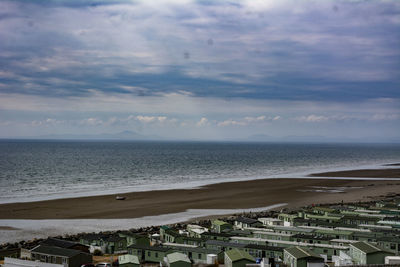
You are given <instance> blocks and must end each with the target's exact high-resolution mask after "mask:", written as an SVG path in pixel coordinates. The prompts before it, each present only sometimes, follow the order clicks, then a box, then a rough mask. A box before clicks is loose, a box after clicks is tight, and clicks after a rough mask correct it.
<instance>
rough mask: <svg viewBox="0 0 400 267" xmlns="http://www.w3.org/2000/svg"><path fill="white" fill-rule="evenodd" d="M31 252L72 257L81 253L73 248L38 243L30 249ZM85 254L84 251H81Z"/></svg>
mask: <svg viewBox="0 0 400 267" xmlns="http://www.w3.org/2000/svg"><path fill="white" fill-rule="evenodd" d="M31 252H33V253H40V254H47V255H56V256H63V257H68V258H71V257H74V256H76V255H78V254H81V253H83V252H82V251H79V250H75V249H67V248H59V247H53V246H46V245H39V246H37V247H35V248H34V249H32V250H31ZM83 254H86V253H83Z"/></svg>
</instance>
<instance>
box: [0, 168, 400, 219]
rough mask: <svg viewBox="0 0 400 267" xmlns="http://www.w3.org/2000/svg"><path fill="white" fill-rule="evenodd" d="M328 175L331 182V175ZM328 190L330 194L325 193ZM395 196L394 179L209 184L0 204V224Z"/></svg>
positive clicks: (384, 174) (398, 184)
mask: <svg viewBox="0 0 400 267" xmlns="http://www.w3.org/2000/svg"><path fill="white" fill-rule="evenodd" d="M399 170H400V169H396V171H393V170H392V169H383V170H379V171H378V170H355V171H350V173H349V172H347V174H348V175H349V176H351V177H360V175H361V174H368V173H369V174H370V175H373V176H368V177H375V178H390V177H393V175H394V173H396V172H397V173H399ZM344 173H346V172H336V175H337V176H338V177H343V176H344ZM329 175H331V177H333V175H334V174H333V173H329ZM318 176H321V174H318ZM363 177H365V176H363ZM397 177H399V176H397ZM331 190H332V192H333V191H335V192H336V193H332V192H331V193H329V191H331ZM317 191H319V192H317ZM321 191H328V192H321ZM338 191H339V192H338ZM342 191H343V192H342ZM398 192H400V180H397V181H390V180H384V179H382V180H379V179H378V180H374V181H371V180H346V179H342V180H335V179H329V178H327V179H303V178H299V179H293V178H287V179H284V178H280V179H263V180H252V181H243V182H229V183H220V184H212V185H208V186H204V187H201V188H196V189H176V190H160V191H148V192H133V193H127V194H119V195H120V196H124V197H126V199H125V200H116V199H115V197H116V196H117V195H104V196H92V197H79V198H67V199H56V200H47V201H38V202H28V203H10V204H1V205H0V219H102V218H107V219H113V218H114V219H116V218H139V217H143V216H153V215H160V214H167V213H177V212H183V211H185V210H187V209H244V208H257V207H265V206H269V205H273V204H277V203H288V206H287V207H291V208H294V207H300V206H304V205H309V204H313V203H315V204H316V203H321V204H322V203H338V202H340V201H342V200H343V201H344V202H355V201H368V200H378V199H379V198H380V197H383V196H385V195H387V194H396V193H398Z"/></svg>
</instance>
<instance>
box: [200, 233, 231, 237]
mask: <svg viewBox="0 0 400 267" xmlns="http://www.w3.org/2000/svg"><path fill="white" fill-rule="evenodd" d="M201 236H220V237H231V236H233V235H232V234H229V232H228V233H212V232H211V233H210V232H204V233H202V234H201Z"/></svg>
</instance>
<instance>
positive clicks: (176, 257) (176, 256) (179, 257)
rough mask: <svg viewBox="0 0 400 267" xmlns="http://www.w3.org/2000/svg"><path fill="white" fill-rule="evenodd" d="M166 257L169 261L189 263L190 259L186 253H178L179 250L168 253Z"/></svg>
mask: <svg viewBox="0 0 400 267" xmlns="http://www.w3.org/2000/svg"><path fill="white" fill-rule="evenodd" d="M167 259H168V262H169V263H172V262H178V261H184V262H189V263H191V261H190V259H189V258H188V257H187V256H186V254H183V253H179V252H174V253H171V254H168V255H167Z"/></svg>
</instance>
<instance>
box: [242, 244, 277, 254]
mask: <svg viewBox="0 0 400 267" xmlns="http://www.w3.org/2000/svg"><path fill="white" fill-rule="evenodd" d="M245 248H251V249H258V250H273V251H280V252H282V251H283V247H272V246H263V245H256V244H248V245H246V246H245Z"/></svg>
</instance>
